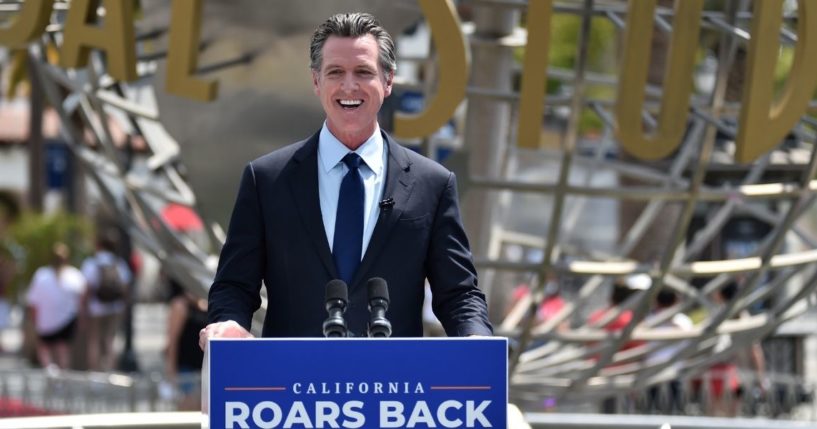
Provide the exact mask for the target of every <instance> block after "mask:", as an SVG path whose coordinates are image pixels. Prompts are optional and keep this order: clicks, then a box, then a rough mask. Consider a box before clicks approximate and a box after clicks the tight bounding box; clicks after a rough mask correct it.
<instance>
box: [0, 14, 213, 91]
mask: <svg viewBox="0 0 817 429" xmlns="http://www.w3.org/2000/svg"><path fill="white" fill-rule="evenodd" d="M96 4H97V2H96V1H92V0H73V1H72V2H71V8H70V9H69V11H68V16H67V18H66V22H65V28H64V30H63V45H62V49H61V50H60V65H61V66H62V67H65V68H77V67H85V65H86V64H87V63H88V56H89V54H90V52H91V50H92V49H94V50H100V51H102V52H104V53H105V55H106V57H107V62H108V72H109V73H110V74H111V76H113V77H114V78H116V79H119V80H121V81H123V82H130V81H133V80H135V79H136V78H137V77H138V76H137V74H136V43H135V36H134V33H135V30H134V23H133V7H134V3H133V2H132V1H123V0H102V6H103V7H104V8H105V19H104V23H103V24H101V25H99V24H97V23H96V22H95V21H96V17H97V13H96ZM53 7H54V1H53V0H26V1H25V2H23V3H21V4H20V11H19V12H18V13H17V15H16V16H15V17H14V19H12V20H11V23H10V24H8V25H6V26H3V27H0V45H6V46H9V47H14V48H21V47H25V45H27V44H28V43H31V42H33V41H34V40H35V39H37V38H38V37H40V35H42V33H43V31H45V27H46V25H47V24H48V19H49V17H50V16H51V12H52V9H53ZM201 7H202V2H201V0H173V11H172V16H171V21H170V43H169V47H168V51H167V59H168V60H167V80H166V82H165V89H166V90H167V92H169V93H171V94H175V95H179V96H182V97H187V98H192V99H194V100H199V101H210V100H214V99H215V97H216V93H217V85H216V82H212V81H203V80H200V79H198V78H196V77H194V76H193V75H194V73H195V70H196V65H197V64H198V55H199V50H198V39H199V33H200V31H201Z"/></svg>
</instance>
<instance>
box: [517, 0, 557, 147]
mask: <svg viewBox="0 0 817 429" xmlns="http://www.w3.org/2000/svg"><path fill="white" fill-rule="evenodd" d="M552 12H553V2H552V0H540V1H531V2H528V18H527V21H528V26H527V27H528V43H527V45H526V46H525V64H524V66H523V69H522V88H521V90H520V91H521V93H520V94H519V95H520V98H519V128H518V131H517V138H516V145H517V146H519V147H526V148H531V149H537V148H539V146H540V142H539V139H540V137H541V135H542V115H543V114H544V112H545V83H546V81H547V66H548V51H549V48H550V17H551V14H552Z"/></svg>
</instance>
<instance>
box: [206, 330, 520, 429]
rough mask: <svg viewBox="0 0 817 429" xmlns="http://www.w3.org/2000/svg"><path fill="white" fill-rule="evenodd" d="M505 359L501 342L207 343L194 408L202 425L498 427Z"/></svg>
mask: <svg viewBox="0 0 817 429" xmlns="http://www.w3.org/2000/svg"><path fill="white" fill-rule="evenodd" d="M507 356H508V347H507V340H506V339H504V338H450V339H449V338H446V339H434V338H425V339H399V338H391V339H367V338H361V339H254V340H211V341H210V343H209V346H208V348H207V354H206V357H205V369H204V371H205V374H204V380H205V384H204V390H203V395H204V398H203V404H204V410H205V413H206V414H208V416H207V419H206V420H207V422H208V423H209V427H210V428H488V427H497V428H504V427H505V426H506V422H507V416H506V413H507V403H508V376H507V374H508V359H507ZM203 426H205V427H206V425H203Z"/></svg>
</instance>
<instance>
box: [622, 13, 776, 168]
mask: <svg viewBox="0 0 817 429" xmlns="http://www.w3.org/2000/svg"><path fill="white" fill-rule="evenodd" d="M764 1H765V0H764ZM702 9H703V1H702V0H675V18H674V19H673V23H674V26H673V27H674V32H673V35H672V42H671V45H670V49H669V53H668V61H667V68H666V70H665V72H664V97H663V99H662V100H661V113H660V116H659V123H658V125H657V132H656V133H655V134H654V135H651V136H645V135H644V128H643V126H642V116H641V112H642V110H643V107H644V92H645V88H646V87H647V67H648V66H649V63H650V45H651V41H652V34H653V15H654V13H655V0H630V6H629V13H628V17H627V30H626V34H625V37H624V46H625V48H624V54H623V59H622V65H621V72H620V73H619V84H618V96H617V100H616V134H617V137H618V139H619V142H621V145H622V146H623V147H624V149H625V150H627V152H629V153H630V154H631V155H633V156H635V157H637V158H641V159H646V160H654V159H660V158H663V157H665V156H667V155H669V154H670V153H672V151H673V150H675V148H676V147H678V145H679V144H680V143H681V138H683V135H684V130H685V129H686V123H687V117H688V114H687V111H688V105H689V95H690V93H691V91H692V69H693V66H694V63H695V48H696V47H697V46H698V35H699V31H700V19H701V10H702Z"/></svg>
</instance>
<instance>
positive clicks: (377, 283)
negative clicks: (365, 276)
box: [366, 277, 389, 303]
mask: <svg viewBox="0 0 817 429" xmlns="http://www.w3.org/2000/svg"><path fill="white" fill-rule="evenodd" d="M366 286H367V287H368V289H369V301H372V300H374V299H382V300H383V301H386V303H388V302H389V286H388V285H387V284H386V281H385V280H383V279H382V278H380V277H373V278H371V279H369V282H368V283H367V284H366Z"/></svg>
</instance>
